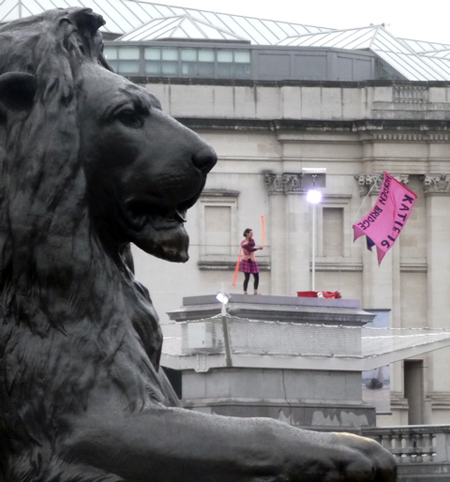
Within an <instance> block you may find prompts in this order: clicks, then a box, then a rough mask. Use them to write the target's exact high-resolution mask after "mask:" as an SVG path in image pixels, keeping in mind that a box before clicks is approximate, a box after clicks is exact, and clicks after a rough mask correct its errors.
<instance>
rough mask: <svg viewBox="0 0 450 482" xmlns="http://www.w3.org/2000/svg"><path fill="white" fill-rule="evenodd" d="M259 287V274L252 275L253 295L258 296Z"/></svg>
mask: <svg viewBox="0 0 450 482" xmlns="http://www.w3.org/2000/svg"><path fill="white" fill-rule="evenodd" d="M258 286H259V273H253V289H254V290H255V295H257V294H258Z"/></svg>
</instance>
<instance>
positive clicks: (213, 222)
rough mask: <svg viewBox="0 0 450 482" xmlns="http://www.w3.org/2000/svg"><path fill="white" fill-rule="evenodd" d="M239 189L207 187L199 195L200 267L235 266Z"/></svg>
mask: <svg viewBox="0 0 450 482" xmlns="http://www.w3.org/2000/svg"><path fill="white" fill-rule="evenodd" d="M238 196H239V193H238V192H237V191H228V190H214V189H210V190H206V191H203V194H202V196H201V197H200V205H199V207H200V217H199V221H200V225H199V231H200V244H201V247H200V260H199V267H200V269H233V267H234V265H235V264H236V260H237V256H238V254H239V243H238V240H239V236H238V233H237V231H236V212H237V201H238Z"/></svg>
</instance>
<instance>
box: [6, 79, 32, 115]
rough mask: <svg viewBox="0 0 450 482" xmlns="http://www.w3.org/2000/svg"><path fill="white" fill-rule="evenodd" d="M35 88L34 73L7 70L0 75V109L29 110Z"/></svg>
mask: <svg viewBox="0 0 450 482" xmlns="http://www.w3.org/2000/svg"><path fill="white" fill-rule="evenodd" d="M36 89H37V82H36V78H35V76H34V75H31V74H26V73H25V72H8V73H7V74H3V75H0V109H2V108H3V109H6V110H15V111H23V110H29V109H30V108H31V106H32V105H33V100H34V96H35V94H36ZM3 109H2V110H3Z"/></svg>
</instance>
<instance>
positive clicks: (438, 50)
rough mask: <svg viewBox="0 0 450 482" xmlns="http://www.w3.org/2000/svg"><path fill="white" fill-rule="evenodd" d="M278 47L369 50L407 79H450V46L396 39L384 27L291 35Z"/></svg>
mask: <svg viewBox="0 0 450 482" xmlns="http://www.w3.org/2000/svg"><path fill="white" fill-rule="evenodd" d="M278 45H286V46H295V47H323V48H324V47H328V48H339V49H348V50H369V51H372V52H374V53H375V54H376V55H377V56H378V57H380V58H381V59H383V60H384V61H385V62H386V63H387V64H389V65H390V66H391V67H393V68H394V69H395V70H396V71H397V72H399V73H400V74H402V75H403V76H404V77H405V78H406V79H408V80H435V81H436V80H437V81H439V80H449V79H450V45H443V44H433V43H431V42H419V41H414V40H404V39H398V38H396V37H395V36H394V35H392V34H391V33H390V32H388V31H387V30H386V29H385V28H384V26H383V25H377V26H369V27H362V28H353V29H346V30H334V31H331V32H324V33H316V34H309V35H299V36H292V37H288V38H285V39H283V40H281V41H280V42H279V43H278Z"/></svg>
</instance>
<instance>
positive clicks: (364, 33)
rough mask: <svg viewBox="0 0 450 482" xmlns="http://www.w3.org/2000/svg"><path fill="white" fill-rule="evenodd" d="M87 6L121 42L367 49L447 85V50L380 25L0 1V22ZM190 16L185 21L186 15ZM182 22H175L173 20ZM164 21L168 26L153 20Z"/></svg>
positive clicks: (97, 1) (409, 72) (68, 0)
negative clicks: (334, 25) (337, 26)
mask: <svg viewBox="0 0 450 482" xmlns="http://www.w3.org/2000/svg"><path fill="white" fill-rule="evenodd" d="M77 5H78V6H86V7H90V8H93V9H94V10H95V11H97V12H99V13H100V14H102V15H103V17H104V18H105V20H106V22H107V23H106V25H105V26H104V27H102V30H104V31H108V32H112V33H117V34H122V37H120V39H121V40H135V41H136V40H147V39H152V38H153V39H155V38H163V37H168V36H171V37H183V38H201V39H203V38H206V39H212V40H222V39H231V40H232V39H239V40H248V41H250V42H251V43H253V44H256V45H285V46H291V47H295V46H299V47H306V46H314V47H324V48H340V49H347V50H354V49H370V50H372V51H373V52H375V53H376V54H377V55H378V56H380V58H382V59H383V60H384V61H385V62H387V63H388V64H389V65H390V66H391V67H392V68H393V69H395V70H397V71H398V72H399V73H401V74H402V75H404V76H405V77H406V78H408V79H409V80H450V70H449V69H450V67H449V64H450V45H446V44H442V43H437V42H429V41H423V40H414V39H399V38H396V37H395V36H393V35H392V34H391V33H390V32H389V31H387V30H386V29H385V28H383V27H381V26H369V27H363V28H352V29H347V30H340V31H336V30H333V29H328V28H325V27H320V26H311V25H303V24H299V23H290V22H286V21H275V20H269V19H259V18H257V17H244V16H239V15H231V14H225V13H218V12H213V11H207V10H198V9H194V8H184V7H175V6H169V5H161V4H158V3H153V2H147V1H143V0H0V22H7V21H11V20H15V19H17V18H19V16H28V15H36V14H39V13H40V12H42V11H44V10H47V9H50V8H56V7H61V6H64V7H69V6H77ZM186 14H188V15H190V16H191V19H190V20H189V21H188V20H187V18H186V17H185V15H186ZM174 17H178V18H179V19H181V18H184V20H183V21H181V20H179V21H178V23H174V21H173V18H174ZM160 18H165V20H166V22H167V20H169V19H170V18H171V19H172V20H169V21H168V22H167V23H166V22H162V21H158V22H156V19H160Z"/></svg>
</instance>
